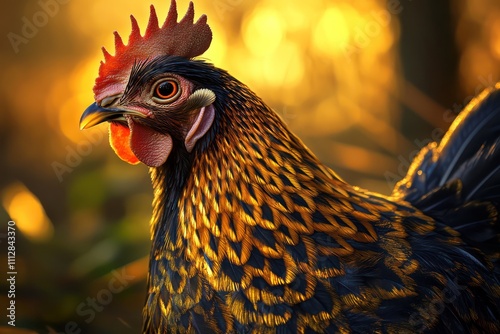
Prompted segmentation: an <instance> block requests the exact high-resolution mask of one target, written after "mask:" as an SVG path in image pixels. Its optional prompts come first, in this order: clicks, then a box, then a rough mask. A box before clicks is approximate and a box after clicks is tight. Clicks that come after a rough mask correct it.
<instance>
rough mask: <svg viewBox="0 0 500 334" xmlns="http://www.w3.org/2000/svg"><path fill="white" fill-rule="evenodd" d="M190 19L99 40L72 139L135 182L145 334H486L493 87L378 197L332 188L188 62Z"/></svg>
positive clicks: (497, 142) (498, 134) (283, 139)
mask: <svg viewBox="0 0 500 334" xmlns="http://www.w3.org/2000/svg"><path fill="white" fill-rule="evenodd" d="M193 18H194V10H193V4H192V3H191V4H190V5H189V9H188V11H187V14H186V15H185V16H184V18H182V19H181V20H180V21H179V22H177V10H176V3H175V1H172V3H171V6H170V10H169V13H168V16H167V18H166V20H165V23H164V24H163V25H162V27H161V28H160V27H159V25H158V18H157V15H156V13H155V10H154V7H153V6H151V14H150V19H149V23H148V26H147V29H146V31H145V34H144V36H142V35H141V33H140V30H139V26H138V23H137V21H136V20H135V19H134V17H133V16H132V17H131V20H132V32H131V35H130V38H129V42H128V45H124V43H123V42H122V39H121V38H120V36H119V35H118V33H115V46H116V53H115V55H114V56H112V55H111V54H110V53H108V52H107V51H106V50H105V49H103V51H104V57H105V61H104V62H102V63H101V66H100V69H99V77H98V78H97V80H96V84H95V86H94V93H95V101H96V102H95V103H93V104H92V105H91V106H90V107H89V108H88V109H87V110H86V111H85V112H84V113H83V115H82V118H81V121H80V126H81V128H88V127H90V126H93V125H96V124H99V123H101V122H105V121H107V122H109V130H110V143H111V146H112V148H113V149H114V151H115V152H116V153H117V155H118V156H119V157H120V158H121V159H123V160H124V161H126V162H129V163H132V164H136V163H139V162H142V163H144V164H146V165H148V166H149V167H150V174H151V179H152V184H153V188H154V202H153V217H152V220H151V232H152V249H151V254H150V265H149V266H150V268H149V270H150V271H149V276H148V290H147V298H146V303H145V306H144V311H143V316H144V324H143V332H144V333H337V332H339V333H349V332H352V333H368V332H374V333H415V332H423V333H500V284H499V277H500V276H499V275H500V270H499V269H500V266H499V261H498V259H499V235H500V233H499V232H500V228H499V226H500V224H499V221H498V220H499V218H498V212H499V210H500V168H499V162H500V85H497V86H496V88H491V89H488V90H487V91H485V92H483V93H482V94H481V95H479V96H478V97H477V98H475V99H474V100H473V101H472V102H471V103H470V104H469V105H468V106H467V107H466V108H465V110H463V111H462V112H461V114H460V115H459V116H458V118H457V119H456V120H455V122H454V123H453V125H452V126H451V128H450V130H449V131H448V133H447V134H446V136H445V137H444V139H443V140H442V141H441V143H439V144H436V143H432V144H429V145H428V146H427V147H425V148H424V149H423V150H422V151H421V152H420V154H419V155H418V156H417V157H416V159H415V161H414V162H413V164H412V165H411V168H410V170H409V172H408V175H407V176H406V177H405V178H404V179H403V180H402V181H401V182H399V183H398V184H397V185H396V188H395V190H394V192H393V194H392V195H391V196H389V197H386V196H382V195H380V194H376V193H370V192H367V191H364V190H361V189H359V188H357V187H354V186H351V185H349V184H348V183H346V182H344V181H343V180H342V179H341V178H340V177H339V176H337V174H335V173H334V172H333V171H332V170H330V169H329V168H328V167H326V166H325V165H323V164H322V163H321V162H320V161H318V159H317V158H316V157H315V156H314V154H313V153H312V152H311V151H309V150H308V148H307V147H306V146H305V145H304V144H303V143H302V142H301V141H300V139H298V138H297V137H296V136H295V135H294V134H292V133H291V132H290V131H289V130H288V129H287V127H286V126H285V124H284V123H283V121H282V120H281V119H280V117H278V116H277V115H276V114H275V113H274V112H273V111H272V110H271V109H270V108H269V107H268V106H267V105H266V104H265V103H264V102H263V101H262V100H261V99H260V98H259V97H258V96H256V95H255V93H253V92H252V91H251V90H250V89H249V88H248V87H247V86H245V85H244V84H242V83H241V82H239V81H238V80H236V79H235V78H233V77H232V76H231V75H230V74H228V73H227V72H226V71H224V70H222V69H219V68H216V67H214V66H213V65H212V64H210V63H208V62H206V61H204V60H199V59H195V57H197V56H199V55H201V54H202V53H203V52H205V50H207V49H208V47H209V45H210V42H211V39H212V33H211V30H210V28H209V26H208V25H207V18H206V16H201V17H200V18H199V19H198V20H197V21H196V22H195V23H193Z"/></svg>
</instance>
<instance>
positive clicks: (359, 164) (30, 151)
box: [0, 0, 500, 333]
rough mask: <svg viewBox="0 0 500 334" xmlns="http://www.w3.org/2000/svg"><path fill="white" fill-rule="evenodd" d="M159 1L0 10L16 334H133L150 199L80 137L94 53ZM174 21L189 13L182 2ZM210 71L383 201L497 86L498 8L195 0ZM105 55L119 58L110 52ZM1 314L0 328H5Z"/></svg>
mask: <svg viewBox="0 0 500 334" xmlns="http://www.w3.org/2000/svg"><path fill="white" fill-rule="evenodd" d="M150 3H153V4H154V5H155V6H156V8H157V12H158V14H159V17H160V18H164V17H165V15H166V13H167V10H168V6H169V1H168V0H149V1H142V0H140V1H137V0H121V1H117V0H85V1H84V0H23V1H16V2H14V1H10V2H8V3H3V5H2V6H3V8H2V11H1V14H0V15H1V16H2V18H1V20H0V28H1V33H2V35H3V36H4V37H3V38H2V42H1V43H2V44H1V45H2V48H1V50H0V63H1V65H2V67H1V69H2V75H1V76H0V86H1V90H0V105H1V112H0V156H1V159H0V160H1V163H0V268H3V269H1V270H0V272H2V274H1V275H3V276H2V277H3V278H2V280H1V281H0V286H1V293H0V301H1V305H2V306H1V308H0V309H1V310H3V311H0V315H1V319H3V320H2V321H1V323H0V325H6V322H7V320H8V319H7V320H6V315H7V311H6V307H7V303H8V302H9V299H8V298H7V291H8V286H7V282H6V276H7V274H6V273H7V271H8V269H7V246H8V244H7V238H6V233H7V222H8V221H9V220H10V219H12V220H14V221H15V222H16V229H17V234H16V237H17V240H16V270H17V277H16V299H15V300H16V315H17V318H16V325H17V326H21V327H25V328H30V329H34V330H36V331H37V332H39V333H117V332H120V333H137V332H138V331H139V329H140V324H141V308H142V304H143V302H144V296H145V278H146V273H147V256H148V252H149V225H148V224H149V218H150V215H151V200H152V191H151V186H150V183H149V177H148V174H147V168H146V167H145V166H143V165H140V166H130V165H127V164H125V163H124V162H122V161H121V160H119V159H118V157H117V156H116V155H115V154H114V153H113V152H112V150H111V149H110V147H109V145H108V143H107V142H108V140H107V127H106V125H101V126H98V127H96V128H92V129H90V130H86V131H80V130H79V128H78V121H79V118H80V115H81V113H82V112H83V110H84V109H85V108H86V107H87V106H88V105H89V104H90V103H92V102H93V93H92V86H93V82H94V79H95V77H96V76H97V69H98V66H99V61H100V60H101V58H102V55H101V51H100V48H101V46H103V45H104V46H106V47H107V48H108V50H110V51H111V52H112V51H113V36H112V32H113V31H114V30H117V31H119V32H120V33H121V35H122V37H124V40H126V37H127V36H128V34H129V32H130V22H129V14H132V13H133V14H134V16H135V17H136V18H137V19H138V21H139V23H140V25H141V27H142V29H144V28H145V26H146V22H147V18H148V15H149V5H150ZM178 8H179V13H181V15H182V14H183V13H184V12H185V10H186V8H187V1H184V0H179V1H178ZM195 9H196V12H197V16H199V15H200V14H201V13H206V14H207V15H208V17H209V20H208V21H209V24H210V26H211V27H212V29H213V32H214V40H213V43H212V46H211V48H210V50H209V51H208V52H207V53H206V54H205V55H204V57H205V58H207V59H209V60H210V61H212V62H214V63H215V65H216V66H218V67H221V68H224V69H226V70H228V71H229V72H230V73H231V74H233V75H234V76H235V77H236V78H238V79H239V80H241V81H243V82H244V83H246V84H247V85H248V86H250V88H252V89H253V90H254V91H256V92H257V93H258V95H260V96H261V97H262V98H263V99H264V100H265V101H267V103H268V104H269V105H270V106H271V107H272V108H273V109H274V110H275V111H276V112H277V113H278V114H280V115H281V116H282V118H283V119H284V120H285V122H286V123H287V124H288V125H289V127H290V128H291V129H292V130H293V131H294V132H295V133H296V134H297V135H298V136H299V137H300V138H302V139H303V141H304V142H305V143H306V144H307V145H308V146H309V147H310V148H311V149H312V150H313V151H314V152H315V153H316V154H317V155H318V156H319V157H320V159H321V160H322V161H323V162H325V163H326V164H327V165H329V166H330V167H332V168H333V169H334V170H336V171H337V172H338V173H339V174H340V176H342V177H343V178H344V179H346V180H347V181H349V182H350V183H352V184H355V185H358V186H360V187H363V188H367V189H370V190H372V191H378V192H381V193H383V194H390V192H391V189H392V187H393V186H394V184H395V182H397V181H398V180H399V179H400V178H402V177H403V176H404V174H405V173H406V170H407V168H408V166H409V162H410V161H411V159H412V158H413V156H414V155H415V154H416V152H417V151H418V150H419V149H420V148H421V147H423V146H424V145H426V144H427V143H428V142H430V141H433V140H439V139H440V138H441V137H442V135H443V133H444V131H446V129H447V128H448V127H449V125H450V124H451V122H452V120H453V118H454V117H455V115H456V113H457V112H458V111H459V110H460V109H461V108H462V107H463V106H464V104H466V103H467V102H468V101H469V100H470V99H471V98H472V97H473V96H474V95H475V94H477V93H478V92H480V91H481V90H483V89H484V88H486V87H488V86H492V85H493V84H494V83H495V82H496V81H497V80H499V77H500V2H498V1H497V0H474V1H472V0H470V1H465V0H442V1H432V0H419V1H411V0H399V1H398V0H389V1H383V0H364V1H361V2H353V1H348V0H336V1H334V0H329V1H327V0H310V1H288V0H287V1H285V0H278V1H276V0H273V1H271V0H260V1H258V0H257V1H250V0H216V1H196V3H195ZM112 53H113V52H112ZM3 313H5V314H3Z"/></svg>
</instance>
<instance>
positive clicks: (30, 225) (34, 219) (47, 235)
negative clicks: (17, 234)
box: [2, 183, 54, 242]
mask: <svg viewBox="0 0 500 334" xmlns="http://www.w3.org/2000/svg"><path fill="white" fill-rule="evenodd" d="M2 204H3V206H4V208H5V211H7V213H8V214H9V216H10V217H11V219H12V220H14V221H15V222H16V226H17V227H18V228H19V231H21V233H23V234H24V236H25V237H26V238H28V239H29V240H31V241H34V242H45V241H48V240H50V239H51V238H52V235H53V234H54V226H53V225H52V222H51V221H50V219H49V218H48V217H47V214H46V213H45V210H44V208H43V206H42V204H41V203H40V200H39V199H38V198H37V197H36V196H35V195H34V194H33V193H32V192H31V191H29V189H28V188H26V187H25V186H24V185H23V184H21V183H14V184H11V185H10V186H8V187H7V188H6V189H4V191H3V193H2Z"/></svg>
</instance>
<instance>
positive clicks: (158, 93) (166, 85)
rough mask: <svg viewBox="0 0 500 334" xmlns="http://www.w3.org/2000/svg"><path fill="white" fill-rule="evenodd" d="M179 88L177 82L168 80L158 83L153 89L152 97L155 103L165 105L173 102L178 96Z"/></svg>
mask: <svg viewBox="0 0 500 334" xmlns="http://www.w3.org/2000/svg"><path fill="white" fill-rule="evenodd" d="M180 91H181V90H180V86H179V82H177V80H175V79H172V78H169V79H165V80H161V81H160V82H158V83H157V84H156V85H155V87H154V89H153V97H154V98H155V100H157V101H156V102H159V103H165V102H171V101H173V100H175V99H176V98H177V97H178V96H179V94H180Z"/></svg>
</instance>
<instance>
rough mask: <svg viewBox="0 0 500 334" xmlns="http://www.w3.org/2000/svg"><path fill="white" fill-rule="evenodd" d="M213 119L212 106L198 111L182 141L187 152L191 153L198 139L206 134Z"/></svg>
mask: <svg viewBox="0 0 500 334" xmlns="http://www.w3.org/2000/svg"><path fill="white" fill-rule="evenodd" d="M214 118H215V110H214V106H213V105H212V104H211V105H209V106H206V107H202V108H201V109H200V112H199V114H198V117H197V118H196V121H195V122H194V123H193V125H192V126H191V129H189V132H188V134H187V135H186V139H184V144H185V145H186V150H187V151H188V152H191V151H192V150H193V147H194V145H195V144H196V142H197V141H198V139H200V138H201V137H203V136H204V135H205V134H206V133H207V131H208V129H210V127H211V126H212V123H213V122H214Z"/></svg>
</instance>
